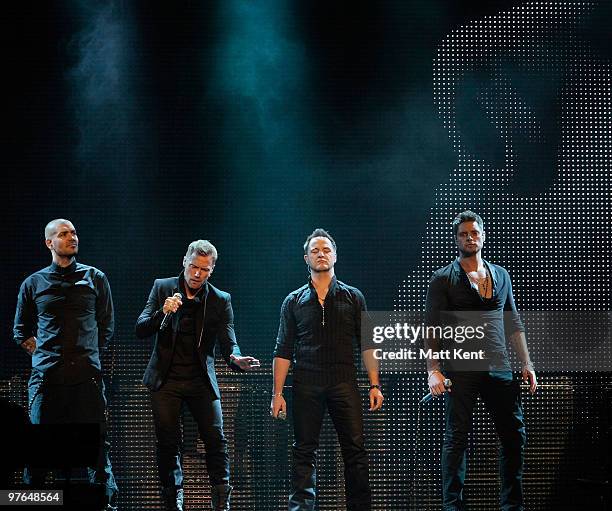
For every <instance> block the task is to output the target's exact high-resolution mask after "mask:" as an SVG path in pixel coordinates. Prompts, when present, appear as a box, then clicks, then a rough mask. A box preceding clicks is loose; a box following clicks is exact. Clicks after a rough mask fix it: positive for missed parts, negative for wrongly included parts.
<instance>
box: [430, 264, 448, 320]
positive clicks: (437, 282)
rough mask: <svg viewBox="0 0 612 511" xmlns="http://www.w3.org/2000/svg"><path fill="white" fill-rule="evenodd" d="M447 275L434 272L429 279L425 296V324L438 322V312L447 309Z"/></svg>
mask: <svg viewBox="0 0 612 511" xmlns="http://www.w3.org/2000/svg"><path fill="white" fill-rule="evenodd" d="M447 278H448V277H446V276H444V275H441V274H440V273H438V272H434V274H433V275H432V276H431V279H430V280H429V287H428V289H427V298H426V300H425V325H427V326H436V325H439V324H440V313H441V312H442V311H446V310H448V295H447V289H448V280H447Z"/></svg>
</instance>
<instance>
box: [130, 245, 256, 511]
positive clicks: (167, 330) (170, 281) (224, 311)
mask: <svg viewBox="0 0 612 511" xmlns="http://www.w3.org/2000/svg"><path fill="white" fill-rule="evenodd" d="M216 260H217V250H216V248H215V247H214V246H213V245H212V244H211V243H210V242H209V241H206V240H197V241H194V242H193V243H191V244H190V245H189V248H188V249H187V253H186V254H185V257H184V259H183V266H184V268H185V269H184V271H183V272H182V273H181V275H180V276H178V277H172V278H167V279H158V280H156V281H155V283H154V284H153V289H151V293H150V294H149V299H148V301H147V304H146V306H145V308H144V310H143V311H142V313H141V314H140V317H139V318H138V321H137V323H136V335H137V336H138V337H140V338H144V337H153V338H154V349H153V353H152V355H151V359H150V360H149V365H148V367H147V370H146V371H145V375H144V379H143V381H144V384H145V385H146V386H147V387H148V388H149V389H150V390H151V402H152V406H153V418H154V421H155V432H156V435H157V465H158V471H159V478H160V480H161V483H162V486H163V493H164V498H165V500H166V505H167V508H168V509H172V510H182V509H183V473H182V469H181V463H180V458H181V454H180V437H181V432H180V416H181V408H182V405H183V403H185V404H186V405H187V408H188V409H189V411H190V412H191V414H192V415H193V417H194V419H195V421H196V423H197V424H198V431H199V433H200V437H201V438H202V441H203V442H204V446H205V447H206V466H207V468H208V474H209V477H210V482H211V485H212V498H213V509H215V510H229V509H230V507H229V497H230V492H231V489H232V488H231V486H230V484H229V456H228V454H227V442H226V440H225V437H224V435H223V416H222V412H221V402H220V394H219V386H218V385H217V377H216V375H215V343H216V341H217V340H218V341H219V346H220V348H221V354H222V355H223V358H224V359H225V361H226V362H227V364H228V365H229V366H230V367H231V368H232V369H234V370H236V371H248V370H250V369H252V368H254V367H259V361H258V360H257V359H255V358H253V357H246V356H242V355H241V353H240V348H239V347H238V344H237V342H236V335H235V333H234V313H233V311H232V304H231V300H230V295H229V294H228V293H225V292H223V291H221V290H219V289H217V288H215V287H214V286H212V285H211V284H209V283H208V278H209V277H210V275H211V274H212V272H213V269H214V267H215V262H216Z"/></svg>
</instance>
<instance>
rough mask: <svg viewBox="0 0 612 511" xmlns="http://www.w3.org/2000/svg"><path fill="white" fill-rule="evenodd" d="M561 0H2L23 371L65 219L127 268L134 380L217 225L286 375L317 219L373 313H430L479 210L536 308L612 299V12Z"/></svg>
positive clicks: (528, 303) (246, 336) (95, 253)
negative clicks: (188, 258)
mask: <svg viewBox="0 0 612 511" xmlns="http://www.w3.org/2000/svg"><path fill="white" fill-rule="evenodd" d="M540 5H544V4H539V3H537V2H536V3H526V2H518V1H514V2H512V1H487V2H475V1H456V0H446V1H443V0H421V1H395V2H354V1H353V2H329V1H327V2H323V1H304V2H280V1H268V2H247V1H238V0H225V1H219V2H187V1H184V2H183V1H173V2H127V1H123V2H121V1H116V2H96V1H80V2H78V1H74V2H30V3H20V4H19V5H16V4H13V3H11V4H8V5H6V6H3V11H4V25H5V27H4V28H5V30H4V38H5V44H4V52H3V53H4V59H3V64H4V66H3V67H4V72H3V75H4V79H3V81H4V85H5V87H7V89H6V93H5V117H4V124H5V129H4V130H3V136H2V137H3V142H4V144H3V145H4V155H3V156H4V157H3V159H2V161H3V167H4V169H3V173H2V175H3V180H4V183H3V186H2V187H0V189H1V191H0V194H1V195H0V199H1V202H2V211H3V215H2V222H1V224H0V228H1V229H2V239H3V241H4V244H5V248H6V249H5V250H4V251H3V253H4V254H5V257H3V260H2V267H3V292H2V297H1V300H0V320H1V323H0V328H1V334H2V337H3V338H4V339H5V341H6V342H4V343H2V347H1V348H0V356H1V357H2V364H0V377H1V378H2V380H3V381H5V382H6V381H13V382H14V381H16V380H17V381H19V382H22V383H23V382H24V381H25V379H26V378H27V374H26V367H27V362H28V361H27V359H26V358H25V355H24V354H23V353H21V350H20V349H19V348H17V347H16V346H13V345H12V344H11V342H10V339H11V338H12V321H13V315H14V307H15V301H16V295H17V291H18V288H19V285H20V283H21V281H22V280H23V279H24V278H25V277H26V276H27V275H29V274H30V273H32V272H34V271H36V270H38V269H39V268H41V267H43V266H46V265H47V264H48V263H49V260H50V256H49V252H48V250H47V249H46V247H45V246H44V240H43V228H44V225H45V224H46V223H47V222H48V221H49V220H51V219H53V218H57V217H63V218H68V219H70V220H71V221H72V222H73V223H74V224H75V226H76V228H77V231H78V233H79V237H80V252H79V260H80V261H82V262H84V263H87V264H91V265H94V266H96V267H98V268H100V269H101V270H103V271H104V272H105V273H106V274H107V275H108V278H109V280H110V283H111V286H112V290H113V296H114V302H115V307H116V321H117V323H116V332H115V337H116V347H117V348H115V349H116V350H117V351H116V352H115V354H114V358H113V362H112V364H113V365H112V367H113V370H114V377H115V378H116V380H117V381H123V382H125V381H128V380H129V382H131V383H130V384H134V385H137V382H138V378H139V377H140V373H139V371H140V370H141V369H143V368H144V363H145V362H146V357H147V350H148V346H145V345H142V344H136V343H137V342H140V341H137V340H136V339H135V337H134V335H133V325H134V323H135V320H136V318H137V316H138V314H139V313H140V311H141V310H142V308H143V306H144V304H145V301H146V297H147V295H148V292H149V290H150V287H151V285H152V282H153V279H154V278H158V277H166V276H172V275H176V274H178V273H179V271H180V270H181V260H182V256H183V255H184V253H185V250H186V247H187V245H188V244H189V243H190V242H191V241H192V240H194V239H198V238H204V239H209V240H211V241H212V242H213V244H215V245H216V247H217V249H218V250H219V260H218V263H217V266H216V269H215V274H214V276H213V277H212V279H211V282H212V283H213V284H214V285H216V286H218V287H220V288H221V289H223V290H227V291H229V292H230V293H231V294H232V302H233V305H234V311H235V315H236V330H237V333H238V339H239V342H240V345H241V348H242V350H243V352H244V353H246V354H252V355H255V356H257V357H259V358H261V359H262V362H263V363H264V368H268V367H269V364H270V361H271V360H270V359H271V352H272V348H273V345H274V340H275V336H276V330H277V326H278V313H279V308H280V304H281V302H282V300H283V298H284V297H285V296H286V294H287V293H288V292H289V291H291V290H293V289H295V288H297V287H299V286H301V285H302V284H303V283H304V282H305V281H306V268H305V266H304V262H303V260H302V243H303V241H304V239H305V238H306V236H307V235H308V234H309V233H310V232H311V231H312V230H313V229H314V228H315V227H324V228H326V229H328V230H329V231H330V232H331V233H332V234H333V235H334V237H335V239H336V241H337V243H338V264H337V267H336V272H337V275H338V276H339V278H340V279H342V280H345V281H347V282H348V283H350V284H352V285H355V286H357V287H359V288H360V289H361V290H362V291H363V292H364V294H365V296H366V299H367V301H368V305H369V307H370V308H371V309H373V310H402V309H404V308H417V309H418V308H420V307H421V305H422V298H423V292H424V289H425V287H426V285H427V281H428V278H429V275H430V274H431V270H432V269H434V268H435V267H438V266H440V265H442V264H446V263H447V262H450V260H452V257H453V255H454V250H453V247H452V243H451V242H452V240H451V237H450V227H449V224H450V221H451V220H452V218H453V217H454V215H455V214H456V213H458V212H459V211H461V210H463V209H466V208H468V207H469V208H473V209H475V210H477V211H479V212H481V214H483V216H484V217H485V227H488V226H490V227H491V229H490V231H489V234H490V238H489V239H490V241H489V242H488V243H489V245H488V247H489V248H488V249H489V252H488V254H487V256H488V257H491V259H492V260H494V261H495V262H498V263H500V264H502V265H504V266H506V267H508V268H509V270H510V271H511V274H512V275H513V279H514V283H515V294H516V295H517V301H518V303H519V307H521V308H523V309H531V310H539V309H541V310H581V309H594V310H602V311H607V310H610V269H609V268H610V262H611V261H610V254H611V253H612V247H611V246H610V244H611V241H610V239H611V236H610V234H611V233H610V230H611V222H610V220H611V218H612V214H611V213H612V207H611V200H610V199H611V196H612V195H611V193H610V188H611V186H610V185H611V180H610V161H611V158H612V154H611V147H612V143H611V133H612V131H611V128H612V126H611V121H610V118H611V116H612V109H611V107H610V105H611V104H612V101H611V97H610V80H609V76H610V74H609V73H610V67H609V62H610V59H611V58H612V44H611V42H610V30H609V27H610V26H611V23H612V9H611V7H610V5H609V3H608V2H599V3H597V2H594V3H592V4H581V3H579V2H556V3H555V2H553V3H548V5H547V6H546V7H542V8H541V9H540V8H539V7H538V6H540ZM534 6H535V7H534ZM504 12H508V13H510V14H508V15H505V14H503V13H504ZM500 13H502V14H501V15H500ZM490 19H495V20H496V21H494V22H492V25H491V26H494V27H496V28H495V30H492V31H491V32H487V30H488V29H487V28H486V27H487V26H488V25H487V23H489V22H488V21H486V20H490ZM534 20H535V21H534ZM466 27H475V28H473V31H472V32H470V30H469V29H466ZM496 30H497V31H498V34H499V35H495V34H496V32H495V31H496ZM452 34H454V35H452ZM470 34H472V35H470ZM491 34H493V35H491ZM513 37H515V39H513ZM497 40H500V41H502V43H500V44H499V46H496V41H497ZM449 41H450V42H449ZM446 43H448V47H450V48H451V50H450V51H449V52H445V50H444V48H445V46H444V44H446ZM475 55H476V57H475ZM447 57H448V58H449V59H450V60H449V62H451V63H450V64H448V63H447V61H446V60H444V59H445V58H447ZM606 76H608V79H607V81H606V78H605V77H606ZM453 80H455V82H453ZM452 83H455V85H449V84H452ZM517 99H518V100H520V101H518V103H517ZM517 104H518V105H519V106H518V107H517V106H516V105H517ZM551 272H552V273H551ZM544 342H545V341H542V342H541V343H540V344H538V341H537V339H536V340H535V341H534V344H532V347H533V350H534V351H535V353H536V354H537V353H538V352H539V351H538V350H540V351H541V350H542V346H545V344H544ZM122 350H125V353H129V357H128V356H127V355H126V356H125V357H123V359H124V360H123V361H122V360H121V358H122V353H123V351H122ZM544 354H545V351H544ZM543 356H544V355H543ZM130 357H132V358H130ZM128 360H129V361H136V362H135V363H133V364H132V363H131V362H128ZM587 362H588V361H587ZM537 363H538V358H537V357H536V365H537ZM130 364H131V365H130ZM138 364H141V366H142V367H141V366H139V365H138ZM107 365H108V364H107ZM123 366H125V370H124V371H123V372H122V370H121V368H122V367H123ZM128 366H129V367H128ZM585 366H586V367H588V363H586V364H585ZM262 376H264V379H263V380H262V381H264V380H265V382H266V383H265V385H267V379H266V378H267V377H265V372H262ZM586 381H587V380H585V382H586ZM589 381H590V380H589ZM422 383H423V382H422V381H420V380H418V383H415V387H414V389H413V390H414V391H415V392H416V393H417V394H418V393H419V392H420V391H421V389H422ZM558 383H559V382H558V381H557V380H555V381H553V382H552V383H551V385H552V384H555V385H556V384H558ZM591 383H592V382H591ZM563 384H564V385H565V384H567V385H571V384H572V382H570V383H567V382H565V383H563ZM596 386H597V387H599V383H596ZM564 388H568V387H564ZM591 397H592V396H591ZM593 399H594V398H593ZM595 402H596V400H595ZM593 406H596V405H593ZM117 409H118V410H119V409H121V407H120V406H119V403H117ZM587 413H589V412H587ZM390 420H395V419H394V418H393V417H391V418H390ZM398 420H399V419H398ZM572 420H573V419H572ZM390 427H392V426H390ZM119 429H120V428H118V430H119ZM492 494H495V489H493V490H492ZM545 508H546V507H542V509H545ZM261 509H264V507H261ZM330 509H331V508H330Z"/></svg>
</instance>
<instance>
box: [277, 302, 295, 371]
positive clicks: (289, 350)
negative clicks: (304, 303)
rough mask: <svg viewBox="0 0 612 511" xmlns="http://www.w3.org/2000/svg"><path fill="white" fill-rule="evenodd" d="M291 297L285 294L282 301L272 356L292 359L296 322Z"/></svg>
mask: <svg viewBox="0 0 612 511" xmlns="http://www.w3.org/2000/svg"><path fill="white" fill-rule="evenodd" d="M293 303H294V302H293V297H292V296H291V295H289V296H287V298H285V300H284V301H283V305H282V306H281V313H280V323H279V326H278V335H277V337H276V346H275V348H274V353H273V356H274V357H278V358H284V359H287V360H293V350H294V346H295V337H296V332H297V328H296V323H295V317H294V315H293Z"/></svg>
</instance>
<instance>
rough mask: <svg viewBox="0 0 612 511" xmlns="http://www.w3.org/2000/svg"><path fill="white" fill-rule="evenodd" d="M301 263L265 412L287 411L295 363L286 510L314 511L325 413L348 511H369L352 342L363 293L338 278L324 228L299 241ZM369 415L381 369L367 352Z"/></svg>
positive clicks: (357, 334) (378, 402) (285, 309)
mask: <svg viewBox="0 0 612 511" xmlns="http://www.w3.org/2000/svg"><path fill="white" fill-rule="evenodd" d="M304 260H305V261H306V264H307V266H308V269H309V271H310V281H309V282H308V284H306V285H304V286H302V287H300V288H299V289H297V290H295V291H293V292H292V293H290V294H289V296H287V298H285V301H284V302H283V305H282V308H281V318H280V326H279V330H278V337H277V340H276V348H275V350H274V361H273V373H274V386H273V389H272V394H273V396H272V402H271V403H270V413H271V415H272V416H273V417H275V418H277V417H278V416H279V413H281V412H282V413H283V414H285V413H286V407H287V405H286V403H285V399H284V398H283V386H284V384H285V379H286V377H287V373H288V371H289V366H290V364H291V362H292V361H293V427H294V433H295V442H294V444H293V464H292V474H291V481H292V493H291V496H290V498H289V511H313V510H314V506H315V484H316V475H315V457H316V450H317V447H318V444H319V434H320V432H321V424H322V422H323V417H324V414H325V411H326V410H329V414H330V415H331V418H332V420H333V422H334V426H335V427H336V432H337V433H338V440H339V442H340V447H341V449H342V457H343V459H344V479H345V490H346V505H347V510H348V511H368V510H369V509H371V494H370V484H369V475H368V455H367V452H366V450H365V447H364V440H363V418H362V412H361V397H360V395H359V390H358V388H357V381H356V370H355V365H354V361H353V358H354V357H353V341H354V340H355V339H356V340H357V342H358V344H359V347H360V348H362V346H361V345H360V339H361V313H362V312H363V311H365V310H366V304H365V299H364V297H363V294H362V293H361V291H359V290H358V289H357V288H354V287H351V286H349V285H347V284H344V283H343V282H340V281H339V280H337V279H336V277H335V275H334V265H335V263H336V243H335V241H334V240H333V238H332V237H331V236H330V235H329V234H328V233H327V232H326V231H325V230H323V229H315V231H314V232H313V233H312V234H311V235H310V236H309V237H308V238H307V239H306V242H305V243H304ZM363 356H364V361H365V362H366V363H368V362H369V364H367V365H366V367H367V368H368V377H369V379H370V384H371V385H370V396H369V397H370V410H371V411H372V410H378V409H380V407H381V406H382V402H383V395H382V393H381V391H380V385H379V379H378V367H377V365H375V364H373V363H372V362H373V361H374V360H375V359H374V357H373V356H372V353H371V352H370V350H368V351H365V352H364V353H363Z"/></svg>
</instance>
